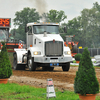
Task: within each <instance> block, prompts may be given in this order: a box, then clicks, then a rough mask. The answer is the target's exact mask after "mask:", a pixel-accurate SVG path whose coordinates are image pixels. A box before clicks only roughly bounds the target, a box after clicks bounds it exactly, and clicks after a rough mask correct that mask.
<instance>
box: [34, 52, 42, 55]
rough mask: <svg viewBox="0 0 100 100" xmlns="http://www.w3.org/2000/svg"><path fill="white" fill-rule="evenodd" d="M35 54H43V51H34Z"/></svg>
mask: <svg viewBox="0 0 100 100" xmlns="http://www.w3.org/2000/svg"><path fill="white" fill-rule="evenodd" d="M33 54H34V55H41V52H40V51H34V52H33Z"/></svg>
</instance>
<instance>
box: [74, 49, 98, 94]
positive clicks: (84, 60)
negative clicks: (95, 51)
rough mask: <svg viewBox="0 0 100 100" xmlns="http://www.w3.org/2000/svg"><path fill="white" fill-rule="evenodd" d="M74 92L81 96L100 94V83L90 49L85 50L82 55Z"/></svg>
mask: <svg viewBox="0 0 100 100" xmlns="http://www.w3.org/2000/svg"><path fill="white" fill-rule="evenodd" d="M74 91H75V93H79V94H81V95H86V94H96V93H98V92H99V83H98V81H97V78H96V73H95V69H94V67H93V64H92V61H91V57H90V54H89V51H88V48H85V49H84V51H83V53H82V57H81V60H80V63H79V68H78V71H77V72H76V77H75V81H74Z"/></svg>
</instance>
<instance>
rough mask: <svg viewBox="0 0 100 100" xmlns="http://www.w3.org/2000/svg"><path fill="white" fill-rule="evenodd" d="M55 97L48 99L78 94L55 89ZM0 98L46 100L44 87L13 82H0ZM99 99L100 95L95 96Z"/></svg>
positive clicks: (69, 98) (68, 98) (67, 98)
mask: <svg viewBox="0 0 100 100" xmlns="http://www.w3.org/2000/svg"><path fill="white" fill-rule="evenodd" d="M55 92H56V98H50V100H79V96H78V95H77V94H75V93H74V92H72V91H63V92H61V91H59V90H57V89H55ZM0 100H46V88H35V87H31V86H27V85H23V86H20V85H18V84H15V83H7V84H0ZM96 100H100V96H97V97H96Z"/></svg>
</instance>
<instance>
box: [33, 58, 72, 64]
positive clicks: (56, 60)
mask: <svg viewBox="0 0 100 100" xmlns="http://www.w3.org/2000/svg"><path fill="white" fill-rule="evenodd" d="M71 61H72V57H71V56H69V57H34V62H37V63H67V62H71Z"/></svg>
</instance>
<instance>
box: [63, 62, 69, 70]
mask: <svg viewBox="0 0 100 100" xmlns="http://www.w3.org/2000/svg"><path fill="white" fill-rule="evenodd" d="M69 68H70V62H68V63H66V65H63V66H62V69H63V71H69Z"/></svg>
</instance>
